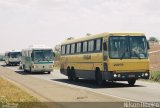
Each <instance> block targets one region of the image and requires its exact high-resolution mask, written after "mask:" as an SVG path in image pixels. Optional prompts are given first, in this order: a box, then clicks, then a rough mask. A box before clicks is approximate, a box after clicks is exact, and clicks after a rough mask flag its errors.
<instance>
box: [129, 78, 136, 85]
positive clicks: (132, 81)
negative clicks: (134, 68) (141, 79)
mask: <svg viewBox="0 0 160 108" xmlns="http://www.w3.org/2000/svg"><path fill="white" fill-rule="evenodd" d="M135 83H136V79H132V80H128V84H129V85H130V86H134V84H135Z"/></svg>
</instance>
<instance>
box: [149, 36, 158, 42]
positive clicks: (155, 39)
mask: <svg viewBox="0 0 160 108" xmlns="http://www.w3.org/2000/svg"><path fill="white" fill-rule="evenodd" d="M149 41H150V42H158V41H159V40H158V39H157V38H156V37H150V38H149Z"/></svg>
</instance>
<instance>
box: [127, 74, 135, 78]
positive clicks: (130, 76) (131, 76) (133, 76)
mask: <svg viewBox="0 0 160 108" xmlns="http://www.w3.org/2000/svg"><path fill="white" fill-rule="evenodd" d="M128 77H129V78H135V77H136V76H135V75H128Z"/></svg>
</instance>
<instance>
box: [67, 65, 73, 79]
mask: <svg viewBox="0 0 160 108" xmlns="http://www.w3.org/2000/svg"><path fill="white" fill-rule="evenodd" d="M67 76H68V79H69V80H70V81H72V80H73V77H72V74H71V69H70V68H69V67H68V68H67Z"/></svg>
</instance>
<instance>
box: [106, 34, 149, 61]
mask: <svg viewBox="0 0 160 108" xmlns="http://www.w3.org/2000/svg"><path fill="white" fill-rule="evenodd" d="M109 49H110V51H109V55H110V58H114V59H129V58H139V59H143V58H148V53H147V40H146V38H145V36H112V37H110V39H109Z"/></svg>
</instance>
